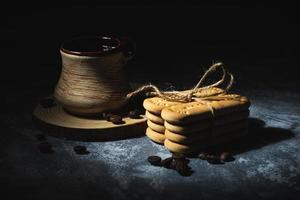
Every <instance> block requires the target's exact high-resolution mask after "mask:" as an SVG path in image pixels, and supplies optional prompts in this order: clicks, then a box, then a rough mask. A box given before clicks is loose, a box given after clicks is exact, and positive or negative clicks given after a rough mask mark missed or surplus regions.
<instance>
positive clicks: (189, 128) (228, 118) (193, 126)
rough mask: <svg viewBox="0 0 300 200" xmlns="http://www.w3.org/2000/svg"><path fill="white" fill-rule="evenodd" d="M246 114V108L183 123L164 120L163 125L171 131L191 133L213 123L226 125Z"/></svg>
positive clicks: (208, 126) (247, 112)
mask: <svg viewBox="0 0 300 200" xmlns="http://www.w3.org/2000/svg"><path fill="white" fill-rule="evenodd" d="M248 115H249V110H246V111H242V112H236V113H232V114H230V115H223V116H220V117H216V118H211V119H203V120H200V121H198V122H193V123H190V124H184V125H179V124H172V123H170V122H167V121H165V123H164V126H165V128H166V129H167V130H169V131H171V132H174V133H179V134H186V133H191V132H196V131H202V130H205V129H208V128H210V127H212V125H214V126H220V125H226V124H228V123H233V122H235V121H239V120H242V119H247V118H248Z"/></svg>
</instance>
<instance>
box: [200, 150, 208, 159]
mask: <svg viewBox="0 0 300 200" xmlns="http://www.w3.org/2000/svg"><path fill="white" fill-rule="evenodd" d="M207 155H208V153H206V152H201V153H199V155H198V157H199V158H200V159H201V160H206V159H207Z"/></svg>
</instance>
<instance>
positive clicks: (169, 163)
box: [161, 157, 175, 169]
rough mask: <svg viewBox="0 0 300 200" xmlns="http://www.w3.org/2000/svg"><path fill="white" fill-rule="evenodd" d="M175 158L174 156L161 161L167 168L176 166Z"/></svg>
mask: <svg viewBox="0 0 300 200" xmlns="http://www.w3.org/2000/svg"><path fill="white" fill-rule="evenodd" d="M173 162H174V159H173V158H172V157H169V158H165V159H163V160H162V161H161V165H162V166H163V167H165V168H168V169H170V168H173V167H174V166H175V164H174V163H173Z"/></svg>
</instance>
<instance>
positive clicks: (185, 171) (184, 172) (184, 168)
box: [175, 160, 193, 176]
mask: <svg viewBox="0 0 300 200" xmlns="http://www.w3.org/2000/svg"><path fill="white" fill-rule="evenodd" d="M175 169H176V171H177V172H178V173H179V174H180V175H181V176H190V175H191V174H192V173H193V171H192V170H191V167H189V166H188V165H187V163H186V162H184V160H177V161H176V168H175Z"/></svg>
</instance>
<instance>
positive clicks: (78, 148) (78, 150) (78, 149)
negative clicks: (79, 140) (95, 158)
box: [73, 145, 89, 155]
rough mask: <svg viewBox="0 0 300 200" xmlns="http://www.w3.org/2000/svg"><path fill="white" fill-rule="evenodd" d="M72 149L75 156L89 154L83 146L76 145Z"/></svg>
mask: <svg viewBox="0 0 300 200" xmlns="http://www.w3.org/2000/svg"><path fill="white" fill-rule="evenodd" d="M73 149H74V151H75V152H76V153H77V154H81V155H83V154H89V151H87V150H86V147H85V146H81V145H78V146H74V147H73Z"/></svg>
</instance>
